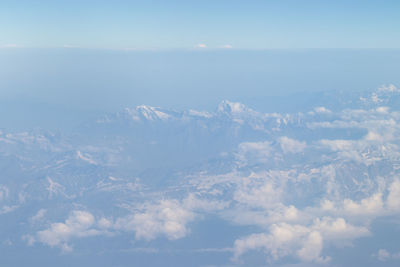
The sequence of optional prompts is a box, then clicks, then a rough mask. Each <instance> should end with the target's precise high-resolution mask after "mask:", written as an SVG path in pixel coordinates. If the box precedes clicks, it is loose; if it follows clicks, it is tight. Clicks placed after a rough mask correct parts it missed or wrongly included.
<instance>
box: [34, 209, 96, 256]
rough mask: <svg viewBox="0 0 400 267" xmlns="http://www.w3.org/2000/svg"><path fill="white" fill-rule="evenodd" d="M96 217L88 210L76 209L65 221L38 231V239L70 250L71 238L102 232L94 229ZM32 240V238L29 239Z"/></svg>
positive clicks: (66, 250)
mask: <svg viewBox="0 0 400 267" xmlns="http://www.w3.org/2000/svg"><path fill="white" fill-rule="evenodd" d="M94 224H95V218H94V216H93V215H92V214H91V213H89V212H86V211H81V210H75V211H72V212H71V213H70V215H69V216H68V218H67V219H66V220H65V222H63V223H52V224H51V225H50V227H49V228H48V229H46V230H42V231H39V232H37V234H36V241H39V242H41V243H44V244H47V245H49V246H51V247H55V246H56V247H59V248H61V250H62V251H64V252H70V251H71V250H72V247H71V246H70V245H69V244H68V242H69V241H70V239H73V238H82V237H88V236H95V235H99V234H100V233H101V232H100V231H99V230H96V229H94V228H93V227H94ZM28 242H32V240H28Z"/></svg>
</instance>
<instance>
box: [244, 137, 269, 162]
mask: <svg viewBox="0 0 400 267" xmlns="http://www.w3.org/2000/svg"><path fill="white" fill-rule="evenodd" d="M272 151H273V148H272V146H271V142H269V141H264V142H244V143H241V144H239V147H238V153H237V154H236V157H237V158H238V159H239V160H240V161H241V162H243V163H247V162H268V160H270V158H269V157H270V156H271V154H272Z"/></svg>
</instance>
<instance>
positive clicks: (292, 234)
mask: <svg viewBox="0 0 400 267" xmlns="http://www.w3.org/2000/svg"><path fill="white" fill-rule="evenodd" d="M368 234H369V231H368V230H367V229H366V228H364V227H356V226H353V225H351V224H348V223H347V222H346V221H345V220H344V219H343V218H338V219H333V218H329V217H324V218H322V219H319V218H317V219H315V220H314V222H313V224H311V225H309V226H306V225H301V224H289V223H277V224H272V225H271V226H270V227H269V232H268V233H258V234H252V235H249V236H247V237H244V238H241V239H238V240H236V241H235V243H234V260H238V259H239V258H240V256H241V255H243V254H244V253H246V252H247V251H249V250H261V251H264V253H266V254H267V255H269V256H270V257H271V259H272V260H278V259H281V258H284V257H288V256H291V255H297V257H298V259H299V260H300V261H304V262H315V263H325V262H327V261H329V260H330V257H328V256H325V257H324V256H322V252H323V247H324V243H326V242H328V243H329V242H337V241H348V240H352V239H355V238H358V237H361V236H366V235H368Z"/></svg>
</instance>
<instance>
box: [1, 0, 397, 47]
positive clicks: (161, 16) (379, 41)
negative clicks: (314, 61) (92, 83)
mask: <svg viewBox="0 0 400 267" xmlns="http://www.w3.org/2000/svg"><path fill="white" fill-rule="evenodd" d="M399 11H400V2H399V1H397V0H393V1H391V0H386V1H378V0H375V1H371V0H353V1H348V0H335V1H322V0H303V1H299V0H281V1H270V0H262V1H257V0H252V1H242V0H241V1H237V0H229V1H227V0H203V1H177V0H172V1H165V0H155V1H151V0H145V1H135V0H131V1H126V0H113V1H104V0H93V1H91V0H86V1H84V0H59V1H54V0H42V1H36V0H25V1H24V0H2V1H1V2H0V45H1V46H3V47H4V46H25V47H63V46H67V47H71V46H77V47H86V48H109V49H191V48H193V47H196V46H198V45H200V47H204V46H206V47H207V48H222V47H233V48H238V49H268V48H400V33H399V31H398V29H400V19H399V18H398V15H399Z"/></svg>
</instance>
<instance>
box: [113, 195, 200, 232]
mask: <svg viewBox="0 0 400 267" xmlns="http://www.w3.org/2000/svg"><path fill="white" fill-rule="evenodd" d="M194 217H195V214H194V213H193V212H192V211H191V210H189V209H186V208H184V207H183V206H182V205H181V203H179V202H178V201H176V200H162V201H160V203H158V204H147V205H145V207H144V209H143V210H142V211H139V212H137V213H134V214H132V215H130V216H127V217H123V218H119V219H117V221H116V223H115V227H116V229H122V230H125V231H134V232H135V236H136V238H137V239H144V240H152V239H155V238H156V237H157V236H159V235H165V236H166V237H167V238H168V239H171V240H175V239H179V238H182V237H184V236H186V234H187V233H188V231H189V230H188V228H187V227H186V224H187V223H188V222H190V221H192V220H193V219H194Z"/></svg>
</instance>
